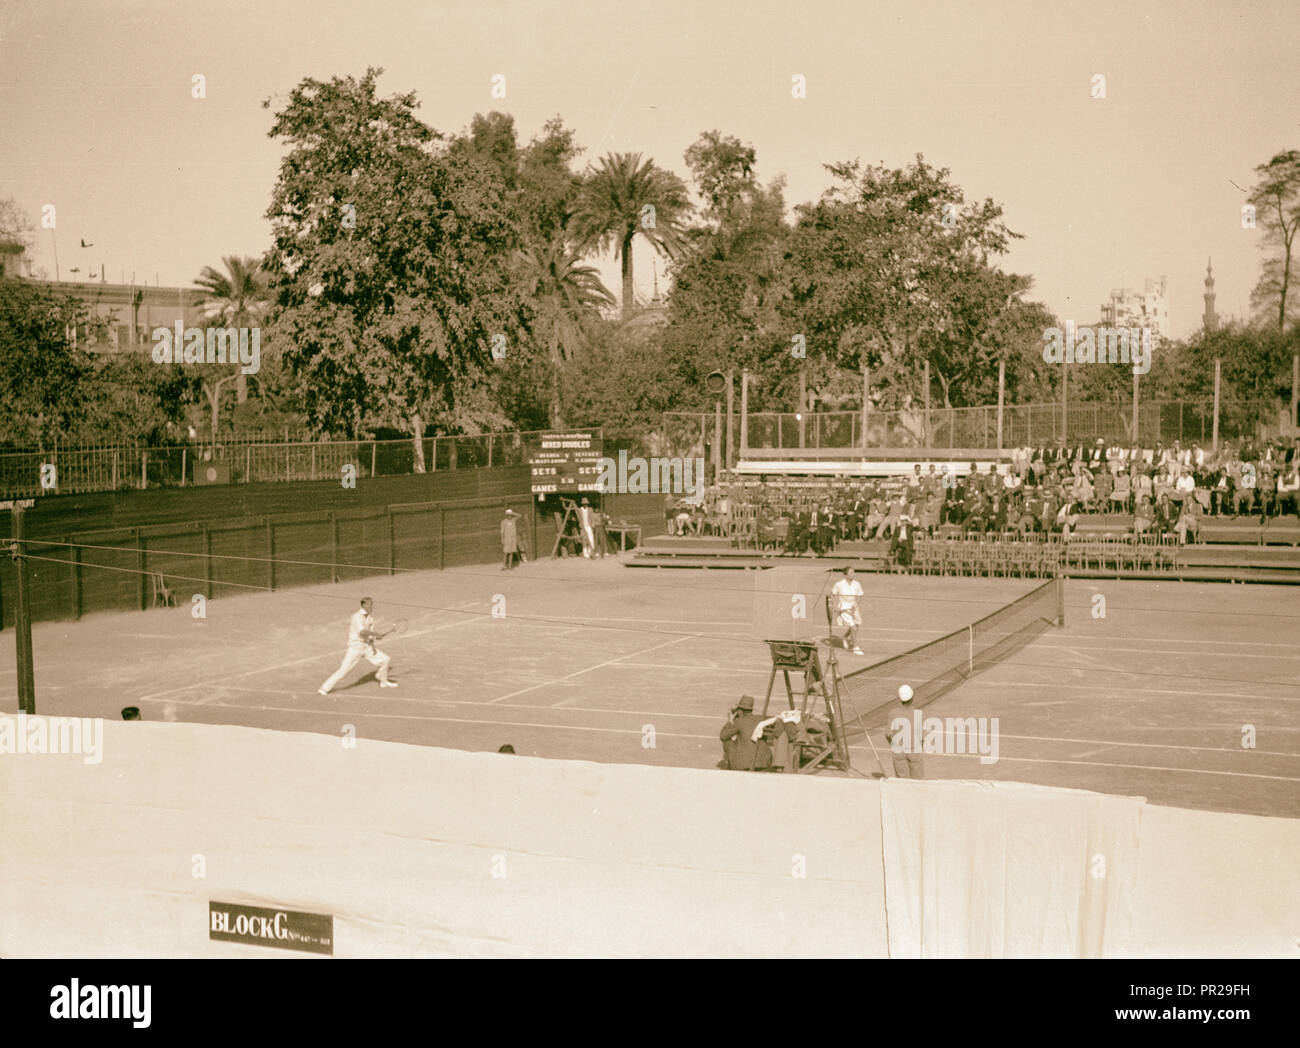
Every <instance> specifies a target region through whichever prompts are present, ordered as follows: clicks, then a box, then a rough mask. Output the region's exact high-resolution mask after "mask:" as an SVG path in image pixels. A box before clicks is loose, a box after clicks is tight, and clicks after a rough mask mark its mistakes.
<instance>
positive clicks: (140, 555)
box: [134, 528, 149, 611]
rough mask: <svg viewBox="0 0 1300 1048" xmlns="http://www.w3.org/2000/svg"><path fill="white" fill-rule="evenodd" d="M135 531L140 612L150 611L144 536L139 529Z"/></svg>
mask: <svg viewBox="0 0 1300 1048" xmlns="http://www.w3.org/2000/svg"><path fill="white" fill-rule="evenodd" d="M134 531H135V565H136V569H137V571H138V572H139V575H140V586H139V589H140V610H141V611H147V610H148V609H149V598H148V592H147V583H148V581H149V578H148V565H147V562H146V559H145V553H144V536H143V535H141V534H140V529H139V528H135V529H134Z"/></svg>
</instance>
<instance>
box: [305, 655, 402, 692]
mask: <svg viewBox="0 0 1300 1048" xmlns="http://www.w3.org/2000/svg"><path fill="white" fill-rule="evenodd" d="M362 659H365V660H366V661H367V662H368V663H370V665H372V666H378V667H379V672H378V673H377V674H376V676H377V677H378V678H379V679H380V680H388V664H389V663H390V662H392V661H393V660H392V659H391V658H390V657H389V656H387V655H385V654H384V653H383V652H382V651H380V650H379V649H378V648H367V647H353V646H351V645H349V646H348V653H347V654H346V655H344V656H343V664H342V665H341V666H339V668H338V669H337V670H335V671H334V676H332V677H330V679H329V680H327V681H326V682H325V683H324V684H322V685H321V687H322V688H324V689H325V690H326V691H332V690H333V689H334V685H336V684H337V683H338V682H339V681H341V680H342V679H343V678H344V677H346V676H347V675H348V672H349V671H350V670H351V669H352V667H353V666H355V665H356V664H357V663H358V662H360V661H361V660H362Z"/></svg>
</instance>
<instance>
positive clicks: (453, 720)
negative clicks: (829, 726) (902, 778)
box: [177, 700, 1300, 782]
mask: <svg viewBox="0 0 1300 1048" xmlns="http://www.w3.org/2000/svg"><path fill="white" fill-rule="evenodd" d="M177 701H178V702H180V704H181V705H186V706H198V705H203V704H202V703H195V702H182V701H181V700H177ZM212 707H222V708H229V709H237V710H248V709H250V708H257V709H262V710H267V711H272V710H274V711H278V712H281V713H309V714H312V715H314V716H320V717H326V716H365V717H377V718H380V719H383V720H425V721H428V722H429V723H431V724H432V723H436V722H438V721H441V722H442V723H448V724H485V725H491V726H493V727H497V728H540V729H543V730H546V729H549V730H553V731H592V732H601V733H605V734H621V735H638V736H639V735H640V734H641V729H639V728H597V727H592V726H590V725H581V726H579V725H555V724H537V723H533V722H528V721H485V720H477V719H471V718H459V717H441V718H430V717H417V716H413V715H409V714H404V713H365V714H357V713H356V712H346V711H343V710H340V711H338V713H333V712H332V711H327V710H306V709H294V708H290V707H284V706H262V707H248V706H227V705H226V704H224V703H210V704H207V706H206V708H212ZM187 723H194V722H187ZM272 730H275V729H272ZM658 734H660V735H663V736H665V737H667V738H676V739H707V740H710V741H712V740H713V739H714V736H712V735H690V734H686V733H681V732H659V733H658ZM375 741H384V742H387V741H393V740H387V739H385V740H375ZM405 745H420V744H419V743H406V744H405ZM452 748H459V747H452ZM849 749H850V751H852V750H860V751H861V752H862V753H869V752H871V751H870V750H869V749H868V748H867V747H863V746H850V747H849ZM471 752H473V751H471ZM929 756H935V757H970V758H974V759H978V757H979V754H929ZM1013 761H1016V762H1020V763H1022V764H1071V765H1082V766H1086V767H1090V768H1129V769H1131V770H1134V771H1164V772H1174V773H1185V774H1189V775H1229V776H1232V777H1234V778H1242V779H1268V780H1271V781H1277V782H1300V778H1297V777H1295V776H1289V775H1263V774H1260V773H1258V772H1246V771H1216V770H1213V769H1209V768H1170V767H1166V766H1164V765H1157V764H1118V763H1113V762H1106V761H1078V760H1062V759H1051V758H1038V757H1001V756H999V758H998V763H1000V764H1001V763H1005V762H1013ZM631 763H640V762H638V761H634V762H631ZM675 766H676V767H695V766H694V765H675Z"/></svg>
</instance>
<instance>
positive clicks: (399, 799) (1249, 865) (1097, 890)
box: [0, 717, 1300, 957]
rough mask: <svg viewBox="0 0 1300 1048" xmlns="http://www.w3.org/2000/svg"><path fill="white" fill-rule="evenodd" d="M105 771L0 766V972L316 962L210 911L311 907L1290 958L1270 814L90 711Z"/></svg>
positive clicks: (487, 938) (1293, 921)
mask: <svg viewBox="0 0 1300 1048" xmlns="http://www.w3.org/2000/svg"><path fill="white" fill-rule="evenodd" d="M41 719H44V718H41ZM28 720H32V718H28ZM6 721H7V722H8V728H7V730H8V731H9V732H10V737H12V735H13V733H14V732H15V731H16V730H17V726H18V724H19V721H18V720H17V718H13V717H0V738H3V732H4V731H5V730H6V726H5V724H4V722H6ZM100 758H101V759H100V760H99V762H98V763H87V762H86V757H84V756H81V755H77V754H59V755H54V754H34V753H12V752H4V753H0V956H3V957H32V956H83V957H140V956H176V957H201V956H220V957H230V956H249V957H256V956H263V957H266V956H300V957H311V956H313V955H311V954H306V953H288V952H282V951H281V950H280V949H276V948H273V947H267V946H259V945H243V944H238V943H229V942H222V941H213V940H211V939H210V938H209V932H210V927H209V903H210V902H212V901H219V902H224V903H231V904H236V905H242V906H254V907H258V906H260V907H267V908H270V909H273V910H277V911H278V910H293V911H302V912H306V913H313V914H325V915H331V916H332V917H333V934H334V939H333V944H332V952H333V954H334V956H343V957H379V956H482V957H500V956H540V955H544V956H595V955H598V956H744V955H753V956H855V957H863V956H865V957H884V956H888V955H889V954H890V952H891V949H892V951H893V952H894V953H895V954H896V955H915V954H918V953H920V954H925V955H932V956H940V955H952V954H954V953H961V952H970V953H974V954H978V955H987V956H998V955H1004V954H1005V955H1024V954H1035V955H1043V956H1067V955H1096V954H1104V955H1112V956H1117V955H1157V956H1160V955H1204V956H1211V955H1214V956H1231V955H1235V954H1240V955H1259V954H1267V955H1293V951H1294V949H1295V947H1294V944H1293V943H1294V940H1295V938H1296V936H1297V935H1300V892H1298V891H1297V890H1296V874H1295V872H1294V871H1295V868H1296V866H1297V862H1296V860H1297V859H1298V858H1300V822H1296V821H1293V820H1284V819H1263V818H1254V817H1248V816H1224V815H1215V814H1207V813H1201V812H1183V811H1175V810H1172V809H1158V808H1153V807H1151V806H1148V805H1144V804H1142V803H1141V802H1140V801H1136V800H1124V799H1117V798H1104V797H1099V796H1097V795H1095V794H1089V793H1085V792H1082V791H1073V790H1054V789H1048V788H1045V787H1033V786H1024V785H1018V784H1002V783H965V782H957V783H953V782H949V783H929V782H920V783H910V782H888V783H884V784H882V783H880V782H876V781H872V780H868V779H859V778H830V777H816V778H814V777H795V776H783V775H761V774H740V773H730V772H721V771H705V770H695V769H687V768H666V767H650V766H643V765H624V764H594V763H586V762H575V761H559V760H541V759H534V758H528V757H523V756H505V755H499V754H495V753H489V754H484V753H466V752H461V751H458V750H442V749H431V748H427V747H419V746H407V745H403V744H399V743H389V742H374V741H369V740H366V739H361V740H358V741H357V744H356V747H355V748H352V749H349V748H346V747H345V746H344V745H343V744H342V741H341V740H340V739H337V738H333V737H329V736H321V735H311V734H306V733H297V732H272V731H264V730H259V729H252V728H242V727H231V726H220V725H199V724H179V723H174V724H164V723H145V722H133V723H125V722H120V721H119V722H108V723H105V724H104V725H103V740H102V753H101V755H100ZM882 812H883V815H884V820H883V821H882ZM959 813H963V814H959ZM1135 825H1136V826H1137V833H1138V836H1137V842H1136V844H1135V843H1134V840H1133V831H1134V826H1135ZM999 848H1001V852H1000V853H999ZM1134 849H1136V855H1135V853H1134ZM1098 852H1102V853H1106V854H1109V855H1110V856H1112V861H1110V862H1109V865H1108V869H1107V880H1106V883H1105V884H1104V885H1102V884H1096V883H1094V881H1093V879H1092V874H1091V870H1092V869H1093V867H1092V866H1091V865H1090V864H1091V863H1092V862H1093V858H1092V857H1093V855H1094V854H1096V853H1098ZM999 854H1000V856H1001V857H1000V858H999ZM918 856H919V859H920V861H921V862H922V863H925V862H927V861H928V862H940V863H941V864H942V865H941V867H940V868H941V869H947V870H949V871H957V870H961V869H963V868H965V867H971V869H972V871H973V872H972V873H971V875H970V877H969V878H968V881H967V883H968V884H969V885H970V886H972V887H974V888H976V889H978V890H979V891H982V892H986V893H987V892H990V891H991V890H992V889H993V888H999V890H1002V891H1004V892H1010V893H1011V894H1009V895H1008V896H1007V898H1006V899H1004V900H1003V901H1002V902H1000V903H999V904H998V905H999V906H1000V907H1001V908H1000V909H997V910H988V911H987V912H985V911H980V912H975V911H974V909H973V908H972V907H971V906H967V908H966V910H964V911H961V913H960V916H959V917H958V916H957V912H958V911H953V914H954V916H953V919H952V920H949V919H947V918H945V919H944V920H942V921H937V922H936V921H934V920H931V919H930V918H928V917H926V916H925V915H926V914H927V913H933V912H934V911H933V907H934V906H936V905H938V904H939V903H941V902H942V903H943V904H944V905H945V906H946V905H947V902H948V901H949V900H950V899H951V897H952V892H953V891H955V890H956V888H955V886H956V884H957V883H958V882H957V881H955V880H951V879H949V878H945V877H939V878H934V877H926V876H921V877H914V876H911V875H910V874H909V872H908V871H909V869H914V868H915V863H916V862H917V861H918ZM1288 857H1289V858H1288ZM972 864H973V866H972ZM1135 864H1136V869H1137V872H1136V875H1134V873H1133V869H1134V866H1135ZM1081 871H1082V872H1081ZM1080 892H1081V893H1082V894H1081V895H1080ZM1261 893H1263V894H1261ZM1225 899H1229V900H1236V901H1234V902H1229V903H1227V904H1226V905H1225ZM1070 907H1073V909H1069V908H1070ZM1067 909H1069V912H1068V913H1066V912H1065V911H1066V910H1067ZM887 912H888V923H887V919H886V913H887ZM1125 914H1127V916H1124V915H1125ZM909 915H911V916H909ZM918 915H919V916H918ZM887 929H888V930H887ZM1020 951H1023V953H1020Z"/></svg>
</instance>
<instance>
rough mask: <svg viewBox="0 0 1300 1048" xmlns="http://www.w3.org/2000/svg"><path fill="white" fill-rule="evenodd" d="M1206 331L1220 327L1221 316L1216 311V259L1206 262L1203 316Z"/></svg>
mask: <svg viewBox="0 0 1300 1048" xmlns="http://www.w3.org/2000/svg"><path fill="white" fill-rule="evenodd" d="M1202 321H1203V322H1204V324H1205V330H1206V331H1217V330H1218V329H1219V318H1218V317H1217V316H1215V313H1214V261H1213V260H1212V259H1207V260H1206V264H1205V316H1204V317H1203V318H1202Z"/></svg>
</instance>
